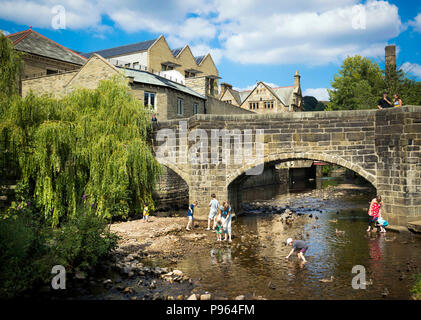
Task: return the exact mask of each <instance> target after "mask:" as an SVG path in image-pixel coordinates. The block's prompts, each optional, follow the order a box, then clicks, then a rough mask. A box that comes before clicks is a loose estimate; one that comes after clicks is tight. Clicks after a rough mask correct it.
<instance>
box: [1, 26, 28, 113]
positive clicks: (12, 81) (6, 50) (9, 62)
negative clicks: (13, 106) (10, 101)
mask: <svg viewBox="0 0 421 320" xmlns="http://www.w3.org/2000/svg"><path fill="white" fill-rule="evenodd" d="M22 67H23V64H22V60H21V55H20V53H18V52H17V51H15V50H14V49H13V44H12V42H11V41H10V40H9V39H8V38H6V36H5V35H4V34H3V33H2V32H0V96H3V97H4V96H6V97H8V96H11V95H13V94H18V93H19V92H18V90H19V75H20V72H21V70H22ZM0 99H1V97H0ZM0 111H3V110H1V109H0Z"/></svg>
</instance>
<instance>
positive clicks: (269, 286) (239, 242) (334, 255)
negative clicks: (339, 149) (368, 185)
mask: <svg viewBox="0 0 421 320" xmlns="http://www.w3.org/2000/svg"><path fill="white" fill-rule="evenodd" d="M326 181H328V182H326V186H327V185H334V184H337V183H338V180H337V179H336V180H335V179H329V180H328V179H326ZM305 190H309V189H305ZM300 192H303V191H300ZM272 198H273V199H274V200H273V203H274V204H276V197H273V196H272ZM369 200H370V195H369V194H363V195H362V196H361V195H360V196H359V197H347V196H344V197H341V198H337V199H334V200H331V199H330V200H329V201H325V202H323V199H315V198H314V197H301V198H300V199H299V200H297V201H296V202H294V204H295V205H296V206H297V207H299V206H300V205H301V204H303V203H307V204H308V203H310V204H312V205H314V206H315V207H317V210H314V211H311V210H308V211H307V212H306V214H305V217H303V219H301V220H300V219H297V221H295V222H294V223H293V224H292V226H285V225H284V224H283V223H282V222H280V221H279V215H277V214H258V213H255V214H248V215H244V216H240V217H238V218H237V219H236V220H235V222H234V223H233V234H234V235H235V239H234V242H233V243H232V244H227V243H216V242H215V245H214V246H213V247H212V248H198V249H197V251H195V252H191V253H190V254H189V255H188V256H187V257H186V258H185V259H183V260H181V261H179V263H178V266H177V267H178V268H180V269H181V270H183V271H185V272H186V273H188V274H189V275H190V276H192V277H194V278H201V281H200V286H201V288H202V289H204V290H207V291H209V292H212V293H214V295H216V296H225V297H228V298H234V297H235V296H237V295H243V294H244V295H246V297H247V298H252V297H253V295H254V296H263V297H265V298H268V299H384V298H386V299H409V298H410V296H409V289H410V287H411V286H412V284H413V279H412V277H411V274H412V273H413V271H416V270H417V269H416V268H418V269H419V268H420V267H421V250H420V249H421V240H420V239H419V238H414V237H413V236H409V235H407V236H405V235H402V234H397V233H392V232H388V233H387V234H380V233H377V232H373V233H371V234H370V233H367V232H366V229H367V210H366V207H367V204H368V202H369ZM267 203H268V202H267V201H266V202H265V204H267ZM269 203H270V202H269ZM311 212H317V214H318V219H314V218H309V214H310V213H311ZM336 230H339V231H343V232H339V233H337V232H336ZM290 236H292V237H294V238H296V239H303V240H305V241H306V242H307V243H308V244H309V249H308V252H307V254H306V256H307V259H308V263H307V264H305V265H304V266H303V265H302V264H300V263H299V262H298V261H297V258H296V256H295V255H293V256H291V257H290V259H289V260H286V259H285V256H286V255H287V254H288V252H289V250H290V247H287V246H286V245H285V240H286V239H287V238H288V237H290ZM356 265H361V266H363V267H364V268H365V270H366V282H367V286H366V289H353V287H352V279H353V277H354V276H355V275H356V274H353V273H352V268H353V267H354V266H356ZM410 265H411V268H410V267H409V266H410ZM331 277H333V280H332V281H331V282H329V281H324V282H321V281H320V280H324V279H325V280H330V279H332V278H331ZM385 288H387V290H388V294H387V295H384V294H383V292H384V291H385Z"/></svg>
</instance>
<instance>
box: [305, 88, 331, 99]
mask: <svg viewBox="0 0 421 320" xmlns="http://www.w3.org/2000/svg"><path fill="white" fill-rule="evenodd" d="M303 96H313V97H315V98H316V99H317V100H319V101H329V93H328V92H327V88H308V89H306V90H304V93H303Z"/></svg>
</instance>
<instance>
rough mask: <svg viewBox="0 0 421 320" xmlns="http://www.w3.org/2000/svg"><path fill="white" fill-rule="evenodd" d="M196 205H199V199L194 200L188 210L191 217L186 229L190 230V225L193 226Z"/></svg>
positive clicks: (188, 215)
mask: <svg viewBox="0 0 421 320" xmlns="http://www.w3.org/2000/svg"><path fill="white" fill-rule="evenodd" d="M194 207H197V200H196V201H194V202H193V203H192V204H191V205H190V206H189V209H188V211H187V217H188V218H189V222H187V227H186V230H187V231H190V226H192V227H193V213H194Z"/></svg>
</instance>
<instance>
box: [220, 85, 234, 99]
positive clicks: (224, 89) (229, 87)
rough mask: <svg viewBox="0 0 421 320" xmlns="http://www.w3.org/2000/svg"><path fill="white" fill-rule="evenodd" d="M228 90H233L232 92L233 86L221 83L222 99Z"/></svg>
mask: <svg viewBox="0 0 421 320" xmlns="http://www.w3.org/2000/svg"><path fill="white" fill-rule="evenodd" d="M227 89H231V90H232V85H231V84H229V83H226V82H222V83H221V95H220V97H222V96H223V95H224V93H225V91H227Z"/></svg>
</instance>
